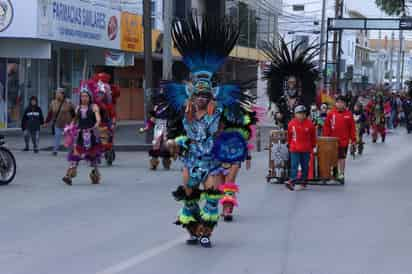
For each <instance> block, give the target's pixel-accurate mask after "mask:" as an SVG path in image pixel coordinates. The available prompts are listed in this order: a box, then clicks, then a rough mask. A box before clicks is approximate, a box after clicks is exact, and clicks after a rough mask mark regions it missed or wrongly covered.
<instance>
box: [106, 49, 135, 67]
mask: <svg viewBox="0 0 412 274" xmlns="http://www.w3.org/2000/svg"><path fill="white" fill-rule="evenodd" d="M104 57H105V65H106V66H112V67H126V66H134V55H133V54H129V53H125V52H117V51H112V50H108V51H106V52H105V56H104Z"/></svg>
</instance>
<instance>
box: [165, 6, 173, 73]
mask: <svg viewBox="0 0 412 274" xmlns="http://www.w3.org/2000/svg"><path fill="white" fill-rule="evenodd" d="M173 2H174V1H172V0H167V1H163V5H164V6H163V10H164V18H163V29H164V31H163V60H162V62H163V80H172V77H173V76H172V66H173V60H172V34H171V32H172V16H173Z"/></svg>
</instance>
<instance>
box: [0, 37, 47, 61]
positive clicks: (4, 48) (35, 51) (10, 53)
mask: <svg viewBox="0 0 412 274" xmlns="http://www.w3.org/2000/svg"><path fill="white" fill-rule="evenodd" d="M0 57H1V58H32V59H51V42H50V41H45V40H39V39H26V38H21V39H18V38H0Z"/></svg>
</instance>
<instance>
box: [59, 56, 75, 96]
mask: <svg viewBox="0 0 412 274" xmlns="http://www.w3.org/2000/svg"><path fill="white" fill-rule="evenodd" d="M72 71H73V52H72V51H71V50H70V49H60V68H59V72H60V75H59V76H60V77H59V79H60V81H59V86H60V87H62V88H64V90H65V92H66V95H67V96H69V97H70V96H71V95H72V90H73V86H72Z"/></svg>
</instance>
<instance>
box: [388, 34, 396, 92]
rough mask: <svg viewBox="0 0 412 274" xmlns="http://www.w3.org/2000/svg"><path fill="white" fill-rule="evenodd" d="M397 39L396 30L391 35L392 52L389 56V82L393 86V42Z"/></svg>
mask: <svg viewBox="0 0 412 274" xmlns="http://www.w3.org/2000/svg"><path fill="white" fill-rule="evenodd" d="M394 41H395V32H393V31H392V37H391V53H390V57H389V64H390V65H389V83H390V85H391V86H392V80H393V44H394Z"/></svg>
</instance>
